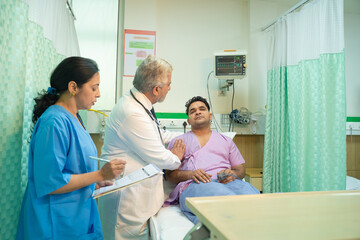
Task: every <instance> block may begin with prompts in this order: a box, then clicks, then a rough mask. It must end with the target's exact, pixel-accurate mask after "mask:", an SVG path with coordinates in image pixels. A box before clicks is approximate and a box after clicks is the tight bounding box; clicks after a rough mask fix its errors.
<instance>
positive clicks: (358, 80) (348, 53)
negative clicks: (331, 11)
mask: <svg viewBox="0 0 360 240" xmlns="http://www.w3.org/2000/svg"><path fill="white" fill-rule="evenodd" d="M344 18H345V19H344V20H345V21H344V28H345V29H344V32H345V78H346V111H347V116H350V117H360V77H359V63H360V61H359V56H360V27H359V26H360V1H359V0H355V1H350V0H345V16H344Z"/></svg>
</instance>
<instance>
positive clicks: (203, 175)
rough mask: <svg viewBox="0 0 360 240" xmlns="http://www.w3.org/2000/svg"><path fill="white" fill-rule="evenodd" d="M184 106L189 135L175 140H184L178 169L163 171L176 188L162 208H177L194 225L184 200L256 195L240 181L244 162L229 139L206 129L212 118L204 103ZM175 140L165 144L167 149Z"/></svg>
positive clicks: (200, 100)
mask: <svg viewBox="0 0 360 240" xmlns="http://www.w3.org/2000/svg"><path fill="white" fill-rule="evenodd" d="M185 106H186V114H187V115H188V123H189V124H190V126H191V131H190V132H187V133H185V134H183V135H181V136H179V137H177V138H182V139H183V140H184V142H185V144H186V149H185V154H184V157H183V159H182V163H181V165H180V167H179V169H178V170H174V171H168V170H167V171H166V179H167V180H168V181H170V182H172V183H176V184H177V186H176V188H175V189H174V191H173V192H172V193H171V194H170V196H169V199H168V200H166V202H165V204H164V205H165V206H166V205H173V204H180V209H181V210H182V211H183V213H184V214H185V215H186V217H188V218H189V219H190V221H192V222H193V223H195V224H196V223H197V222H198V221H199V220H198V218H197V217H196V216H195V215H194V214H193V213H192V212H191V210H190V209H189V208H188V207H187V206H186V205H185V198H187V197H204V196H224V195H239V194H259V191H258V190H257V189H256V188H254V187H253V186H252V185H251V184H249V183H247V182H244V181H242V180H241V179H242V178H244V176H245V168H244V166H243V164H244V163H245V160H244V158H243V157H242V156H241V154H240V152H239V150H238V149H237V147H236V145H235V144H234V142H233V141H232V139H230V138H229V137H226V136H224V135H222V134H220V133H218V132H216V131H212V130H211V129H210V125H211V120H212V114H211V113H210V106H209V104H208V102H207V101H206V99H205V98H202V97H200V96H197V97H193V98H192V99H190V100H189V101H187V103H186V104H185ZM177 138H175V139H173V140H172V141H171V142H170V143H169V146H168V148H169V149H172V147H173V145H174V141H175V140H176V139H177Z"/></svg>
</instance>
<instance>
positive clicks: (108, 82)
mask: <svg viewBox="0 0 360 240" xmlns="http://www.w3.org/2000/svg"><path fill="white" fill-rule="evenodd" d="M73 10H74V12H75V16H76V20H75V27H76V32H77V35H78V40H79V47H80V55H81V56H82V57H86V58H91V59H93V60H95V61H96V62H97V64H98V66H99V69H100V92H101V97H100V98H99V99H98V101H97V103H96V105H95V106H94V109H98V110H107V109H112V106H113V105H114V104H115V85H116V48H117V15H118V0H102V1H93V0H76V1H73Z"/></svg>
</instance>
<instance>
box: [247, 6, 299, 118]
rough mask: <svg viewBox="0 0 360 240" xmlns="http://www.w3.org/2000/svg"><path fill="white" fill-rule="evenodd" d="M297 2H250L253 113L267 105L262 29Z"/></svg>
mask: <svg viewBox="0 0 360 240" xmlns="http://www.w3.org/2000/svg"><path fill="white" fill-rule="evenodd" d="M297 2H298V0H286V1H265V0H251V1H250V2H249V4H250V9H249V11H250V14H249V15H250V21H249V25H250V27H249V29H250V32H249V42H250V46H249V51H248V52H249V58H248V65H249V68H248V76H249V92H248V99H249V100H248V101H249V109H250V110H251V111H252V112H257V111H264V109H265V105H266V92H267V89H266V86H267V80H266V77H267V76H266V72H267V60H268V51H267V42H266V38H265V32H264V31H262V30H261V29H262V28H263V27H265V26H266V25H268V24H269V23H271V22H272V21H273V20H274V19H276V18H278V17H279V16H281V15H282V14H283V13H285V12H286V11H287V10H289V9H290V8H291V7H293V6H294V5H296V3H297Z"/></svg>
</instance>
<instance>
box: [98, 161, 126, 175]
mask: <svg viewBox="0 0 360 240" xmlns="http://www.w3.org/2000/svg"><path fill="white" fill-rule="evenodd" d="M125 164H126V162H125V161H124V160H121V159H114V160H111V161H110V162H107V163H106V164H105V165H104V166H103V167H102V168H101V169H100V173H101V175H102V177H103V179H104V180H110V179H114V178H116V177H117V176H119V175H120V174H121V173H122V172H123V171H124V169H125Z"/></svg>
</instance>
